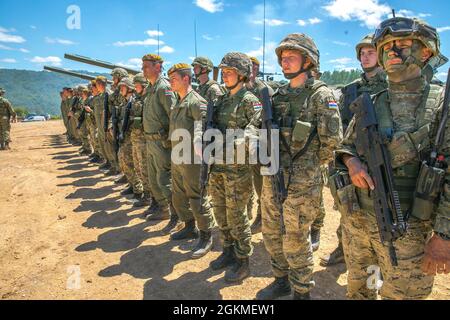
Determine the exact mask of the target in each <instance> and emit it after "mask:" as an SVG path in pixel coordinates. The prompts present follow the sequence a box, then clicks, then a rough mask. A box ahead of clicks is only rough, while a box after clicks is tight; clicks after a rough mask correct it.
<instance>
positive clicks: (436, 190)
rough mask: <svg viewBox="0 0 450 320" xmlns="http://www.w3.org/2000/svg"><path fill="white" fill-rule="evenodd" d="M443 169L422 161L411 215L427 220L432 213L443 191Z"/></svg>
mask: <svg viewBox="0 0 450 320" xmlns="http://www.w3.org/2000/svg"><path fill="white" fill-rule="evenodd" d="M444 181H445V170H444V169H441V168H436V167H431V166H429V165H428V164H427V163H426V162H425V161H424V162H423V163H422V166H421V167H420V171H419V177H418V179H417V184H416V189H415V193H414V201H413V206H412V209H411V215H412V216H413V217H415V218H417V219H420V220H429V219H430V218H431V215H432V214H433V212H434V210H435V208H436V205H437V202H438V201H439V196H440V195H441V192H442V191H443V187H444Z"/></svg>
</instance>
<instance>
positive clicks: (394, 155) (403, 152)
mask: <svg viewBox="0 0 450 320" xmlns="http://www.w3.org/2000/svg"><path fill="white" fill-rule="evenodd" d="M429 133H430V126H429V125H425V126H423V127H421V128H419V130H417V131H416V132H413V133H406V132H403V131H401V132H396V133H395V134H394V136H393V137H392V141H391V142H390V143H389V144H388V145H387V147H388V150H389V153H390V155H391V165H392V168H393V169H396V168H399V167H402V166H404V165H406V164H408V163H410V162H412V161H417V159H420V152H421V151H423V150H424V149H426V148H428V147H429V146H430V137H429Z"/></svg>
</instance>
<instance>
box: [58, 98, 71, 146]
mask: <svg viewBox="0 0 450 320" xmlns="http://www.w3.org/2000/svg"><path fill="white" fill-rule="evenodd" d="M66 105H67V104H66V98H64V97H61V104H60V110H61V118H62V119H63V123H64V127H65V128H66V136H67V138H69V124H68V121H69V119H68V118H67V108H66Z"/></svg>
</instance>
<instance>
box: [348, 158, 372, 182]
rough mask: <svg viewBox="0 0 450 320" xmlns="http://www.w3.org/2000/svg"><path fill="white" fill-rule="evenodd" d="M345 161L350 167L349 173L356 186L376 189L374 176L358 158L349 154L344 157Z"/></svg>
mask: <svg viewBox="0 0 450 320" xmlns="http://www.w3.org/2000/svg"><path fill="white" fill-rule="evenodd" d="M344 163H345V165H346V166H347V168H348V174H349V175H350V178H351V179H352V183H353V184H354V185H355V186H357V187H358V188H360V189H369V188H370V190H374V189H375V184H374V183H373V180H372V178H371V177H370V175H369V173H368V172H367V169H366V168H365V167H364V166H363V164H362V162H361V161H360V160H359V159H358V158H356V157H351V156H347V157H345V158H344Z"/></svg>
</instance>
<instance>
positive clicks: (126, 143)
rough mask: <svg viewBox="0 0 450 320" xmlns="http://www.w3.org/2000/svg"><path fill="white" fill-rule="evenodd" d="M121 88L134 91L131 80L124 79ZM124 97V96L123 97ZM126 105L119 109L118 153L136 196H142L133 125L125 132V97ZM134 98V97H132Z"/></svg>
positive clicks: (129, 125) (122, 169) (120, 163)
mask: <svg viewBox="0 0 450 320" xmlns="http://www.w3.org/2000/svg"><path fill="white" fill-rule="evenodd" d="M121 86H126V87H127V89H128V90H129V91H133V90H134V84H133V82H132V80H131V79H129V78H123V79H122V80H121V82H120V83H119V85H118V89H119V90H120V87H121ZM122 97H123V96H122ZM123 98H124V99H123V100H124V103H122V105H120V106H119V107H118V108H117V121H118V127H119V128H118V129H119V132H120V133H121V138H122V141H121V142H120V148H119V151H118V153H117V156H118V159H119V166H120V169H121V171H122V172H123V174H124V175H125V176H126V177H127V180H128V182H129V183H130V185H131V187H132V188H133V193H134V194H142V193H143V192H144V190H143V186H142V181H141V179H140V177H139V175H138V174H137V171H136V170H135V167H134V161H133V146H132V141H131V130H130V128H131V126H132V125H133V124H132V123H130V120H129V119H128V121H129V124H128V128H127V131H126V132H123V125H124V119H125V112H126V108H127V106H128V101H126V98H125V97H123ZM132 98H133V97H132ZM130 116H131V110H130Z"/></svg>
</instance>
